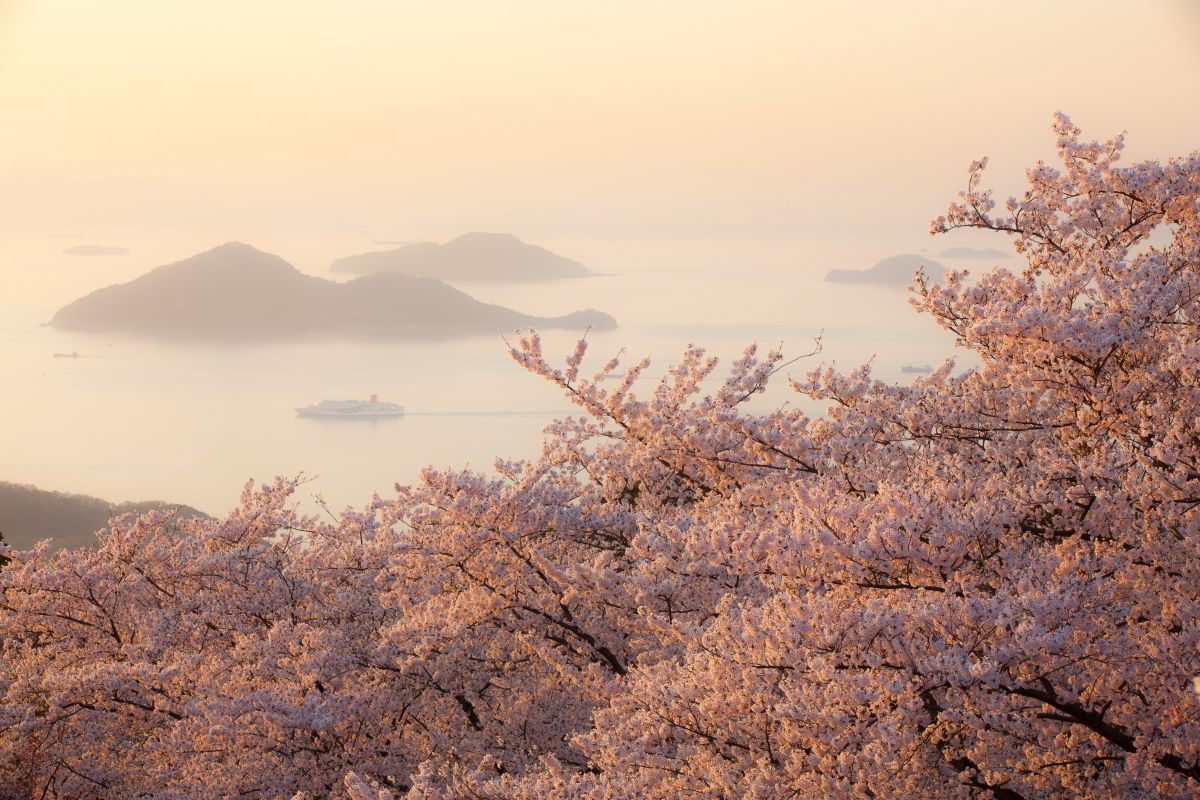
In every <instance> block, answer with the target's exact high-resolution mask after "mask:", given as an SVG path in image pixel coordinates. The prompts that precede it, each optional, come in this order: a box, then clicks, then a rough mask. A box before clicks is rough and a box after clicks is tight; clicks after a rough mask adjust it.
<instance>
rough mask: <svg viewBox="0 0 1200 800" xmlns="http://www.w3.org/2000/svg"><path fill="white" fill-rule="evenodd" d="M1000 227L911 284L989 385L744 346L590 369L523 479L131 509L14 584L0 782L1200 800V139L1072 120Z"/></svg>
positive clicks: (360, 795)
mask: <svg viewBox="0 0 1200 800" xmlns="http://www.w3.org/2000/svg"><path fill="white" fill-rule="evenodd" d="M1054 130H1055V134H1056V136H1057V142H1058V151H1059V155H1060V157H1061V161H1062V167H1061V168H1052V167H1050V166H1048V165H1045V164H1038V165H1036V166H1035V167H1034V168H1032V169H1031V170H1029V171H1028V173H1027V177H1028V182H1029V189H1028V191H1027V192H1026V193H1025V194H1024V195H1023V196H1022V197H1020V198H1013V199H1010V200H1009V201H1008V202H1007V204H1006V206H1005V210H1004V212H1003V213H996V209H995V203H994V201H993V199H992V196H991V194H990V193H989V192H987V191H985V190H983V189H982V188H981V180H982V172H983V169H984V166H985V162H983V161H981V162H977V163H976V164H974V165H972V167H971V170H970V177H969V180H968V186H967V189H966V191H964V192H963V194H962V196H961V198H960V201H959V202H956V203H954V204H953V205H951V207H950V209H949V211H948V212H947V214H946V215H945V216H943V217H939V218H938V219H937V220H935V221H934V223H933V232H934V233H940V232H945V231H948V230H951V229H955V228H977V229H984V230H991V231H997V232H999V233H1001V234H1004V235H1008V236H1010V237H1012V239H1013V242H1014V245H1015V247H1016V249H1017V251H1018V252H1019V253H1021V254H1022V255H1023V256H1025V258H1026V260H1027V267H1026V269H1025V270H1024V271H1023V272H1022V273H1021V274H1014V273H1011V272H1007V271H1005V270H1002V269H995V270H993V271H992V272H990V273H988V274H986V275H984V276H982V277H981V278H980V279H979V280H978V281H976V282H971V281H969V280H968V277H967V276H966V274H965V273H951V274H950V275H949V276H948V277H947V279H946V280H945V282H944V283H943V284H941V285H935V284H931V283H930V282H928V281H926V280H925V279H924V278H923V277H921V276H918V278H917V279H916V281H915V282H914V287H913V298H912V299H913V304H914V305H915V306H916V308H917V309H918V310H919V311H920V312H922V313H925V314H928V315H929V316H931V317H932V318H933V320H934V321H935V322H936V323H937V324H939V325H941V326H942V327H944V328H946V329H948V330H950V331H952V332H953V333H954V334H955V336H956V337H957V340H958V343H959V344H960V345H961V346H962V347H964V348H966V349H968V350H970V351H972V352H974V353H975V354H977V356H978V358H979V360H980V364H981V365H980V366H979V367H978V368H975V369H971V370H966V371H960V370H956V368H955V365H954V363H953V362H950V361H948V362H946V363H944V364H942V365H941V366H940V367H939V368H938V369H937V370H935V371H934V372H933V373H932V374H930V375H929V376H927V377H922V378H919V379H917V380H915V381H913V382H912V383H911V384H908V385H892V384H887V383H884V382H881V381H879V380H876V379H874V378H873V377H872V375H871V370H870V368H869V367H867V366H864V367H859V368H857V369H855V370H852V371H850V372H849V373H842V372H839V371H837V370H836V369H834V368H832V367H818V368H816V369H813V370H812V371H810V372H809V373H808V374H807V375H806V376H804V377H803V378H800V379H796V380H793V381H792V385H793V387H794V388H795V389H796V390H797V391H799V392H801V393H803V394H805V395H807V396H808V397H810V398H813V399H815V400H817V401H821V402H822V403H824V404H826V405H827V406H828V410H827V412H826V413H825V414H824V415H822V416H820V417H818V418H808V417H807V416H805V415H804V414H803V413H801V412H800V411H799V410H798V409H796V408H795V407H792V406H783V407H781V408H777V409H775V410H772V411H769V412H767V413H750V412H748V411H747V410H746V404H747V402H748V401H749V400H750V399H751V398H753V397H754V396H755V395H757V394H758V393H760V392H761V391H762V390H763V388H764V387H765V386H766V385H767V383H768V381H769V380H771V379H772V378H773V377H774V376H775V375H776V374H777V373H778V372H780V371H781V370H782V369H783V368H785V367H786V364H785V362H784V361H783V356H782V355H781V354H780V353H778V352H771V353H767V354H759V353H758V351H757V350H756V349H755V348H753V347H751V348H748V349H747V351H746V352H745V353H744V355H743V356H742V358H740V359H739V360H737V361H736V362H734V363H733V364H732V365H731V367H730V370H729V374H728V377H727V378H726V379H725V380H724V382H723V383H721V384H720V385H719V387H718V388H717V389H716V390H715V391H712V392H706V390H705V388H704V387H705V386H707V385H708V383H707V381H708V380H709V379H710V378H711V377H712V376H713V373H714V370H715V368H716V361H715V360H714V359H712V358H710V357H708V356H707V355H706V354H705V353H704V351H702V350H701V349H699V348H695V347H691V348H689V349H688V350H687V351H686V352H685V353H684V354H683V356H682V358H681V360H680V361H679V363H678V364H677V365H676V366H674V367H673V368H671V369H670V370H669V371H668V373H667V375H666V376H665V377H664V378H663V379H662V380H661V381H659V382H658V383H657V384H656V385H654V386H653V388H652V389H651V391H650V392H649V393H648V394H646V395H645V396H641V395H639V393H638V391H637V390H639V389H640V388H641V386H642V381H641V380H640V378H641V375H642V373H643V372H644V370H645V369H646V367H647V365H648V362H646V361H643V362H641V363H640V364H637V365H635V366H634V367H632V368H630V369H629V370H628V371H627V372H626V373H625V374H624V376H623V377H621V378H618V379H617V380H616V381H613V380H611V379H610V378H609V377H608V376H609V375H611V374H612V373H613V372H614V371H615V370H616V369H618V364H617V362H616V361H615V360H614V361H610V362H609V363H608V364H605V365H603V366H602V367H601V368H600V369H599V370H597V371H596V372H595V374H594V375H592V376H590V377H587V376H585V375H584V373H583V371H582V365H583V362H584V360H585V358H586V342H583V341H581V342H580V344H579V347H578V348H577V349H576V351H575V352H574V353H573V354H571V355H570V356H569V357H568V358H567V360H566V363H565V365H564V366H563V367H561V368H559V367H555V366H554V365H552V364H551V363H550V362H549V361H547V359H546V358H545V356H544V354H543V352H542V347H541V343H540V340H539V339H538V337H537V336H536V334H534V333H532V332H531V333H529V334H527V335H525V336H523V337H521V338H520V339H519V340H518V341H517V343H516V344H515V346H514V347H513V348H512V354H513V356H514V358H516V359H517V361H519V362H520V363H521V364H522V365H523V366H525V367H526V368H527V369H529V370H530V371H532V372H534V373H535V374H538V375H541V376H543V377H545V378H547V379H549V380H550V381H552V382H553V383H555V384H556V385H557V386H559V387H560V388H561V390H562V391H564V392H565V393H566V394H567V396H568V397H570V398H571V399H572V400H573V401H574V402H575V403H576V404H577V405H578V407H579V408H580V409H581V411H582V412H583V413H582V414H581V415H580V416H579V417H572V418H567V419H563V420H559V421H557V422H555V423H553V424H552V425H551V426H550V427H549V428H548V430H547V437H546V441H545V443H544V445H543V449H542V452H541V454H540V456H539V457H538V458H536V459H533V460H531V461H528V462H507V461H500V462H497V464H496V471H495V475H494V476H485V475H481V474H476V473H472V472H469V471H447V472H439V471H433V470H428V471H426V472H425V473H424V474H423V475H422V480H421V482H420V483H419V484H417V485H415V486H412V487H400V488H399V490H398V493H397V495H396V496H395V497H394V498H390V499H386V500H385V499H381V498H378V497H377V498H373V499H372V500H371V502H370V503H369V504H368V505H367V506H366V507H365V508H363V509H362V510H358V511H349V510H348V511H346V512H344V513H343V514H342V515H340V516H339V517H337V518H332V519H330V520H324V519H317V518H312V517H306V516H302V515H300V514H298V513H297V512H296V511H295V509H294V508H293V507H292V504H291V499H290V497H291V494H292V492H293V491H294V490H295V488H296V484H295V482H294V481H282V480H281V481H277V482H276V483H275V484H273V485H270V486H266V487H262V488H259V489H257V490H256V489H254V488H253V487H247V490H246V492H245V494H244V496H243V499H242V503H241V505H240V506H239V507H238V508H237V509H235V510H234V511H233V512H232V513H231V514H230V515H229V516H228V517H227V518H226V519H225V520H221V521H214V520H176V519H173V518H172V517H170V516H169V515H167V514H164V513H161V512H156V513H153V514H149V515H146V516H143V517H140V518H136V519H135V518H127V519H121V520H115V521H114V522H113V524H112V525H111V527H110V529H109V530H108V531H106V532H104V533H102V534H101V536H100V542H99V545H98V546H97V547H96V548H95V549H93V550H80V551H64V552H59V553H56V554H50V553H49V552H48V551H46V550H44V549H43V550H41V551H34V552H29V553H14V554H12V560H11V562H10V563H9V564H7V565H6V566H5V567H4V568H3V570H2V571H0V642H2V646H3V648H4V649H3V660H2V661H0V769H2V770H3V771H4V772H3V774H5V775H6V776H11V777H10V778H9V779H8V780H7V785H5V786H4V787H3V788H2V789H0V797H5V798H8V797H12V798H24V797H63V798H65V797H137V796H142V797H199V796H206V797H207V796H231V797H256V798H257V797H292V796H295V797H298V798H299V797H309V798H316V797H331V796H332V797H348V798H354V799H355V800H367V799H368V798H369V799H370V800H386V799H387V798H398V797H401V796H407V797H412V798H424V799H425V800H432V799H433V798H459V797H471V798H563V799H564V800H565V799H566V798H675V797H701V798H730V797H752V798H784V797H831V798H842V797H847V798H855V797H860V798H882V797H909V796H912V797H931V798H998V799H999V800H1016V799H1017V798H1058V797H1064V796H1086V797H1094V798H1128V797H1151V796H1153V797H1180V798H1182V797H1194V796H1195V795H1196V794H1197V793H1198V792H1200V713H1198V712H1200V708H1198V704H1200V699H1198V698H1197V696H1196V694H1195V693H1194V692H1193V691H1192V688H1191V680H1192V677H1193V676H1195V675H1197V674H1200V623H1198V622H1197V619H1198V616H1197V613H1196V612H1197V603H1198V602H1200V572H1198V569H1200V568H1198V567H1197V565H1198V564H1200V559H1198V558H1197V555H1200V552H1198V550H1200V528H1198V523H1197V521H1196V512H1195V509H1196V507H1197V505H1200V420H1198V417H1197V414H1196V411H1195V409H1197V408H1200V375H1198V374H1197V373H1198V369H1200V366H1198V365H1200V360H1198V356H1200V337H1198V336H1197V327H1196V325H1197V311H1198V306H1197V303H1198V300H1200V155H1192V156H1190V157H1187V158H1183V159H1176V160H1172V161H1169V162H1168V163H1166V164H1165V165H1163V164H1160V163H1157V162H1146V163H1140V164H1134V165H1131V166H1121V165H1120V164H1119V161H1118V157H1119V155H1120V152H1121V148H1122V140H1121V139H1120V138H1117V139H1114V140H1111V141H1108V142H1104V143H1099V142H1087V141H1084V140H1081V138H1080V134H1079V131H1078V130H1077V129H1076V128H1075V127H1074V126H1073V125H1072V124H1071V123H1070V122H1069V121H1068V120H1067V119H1066V118H1065V117H1062V116H1059V117H1057V118H1056V121H1055V123H1054Z"/></svg>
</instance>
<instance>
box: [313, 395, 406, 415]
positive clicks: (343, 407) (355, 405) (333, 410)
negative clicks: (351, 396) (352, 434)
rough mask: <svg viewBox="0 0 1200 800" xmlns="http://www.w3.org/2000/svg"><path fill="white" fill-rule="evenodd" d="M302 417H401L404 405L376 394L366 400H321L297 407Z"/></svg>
mask: <svg viewBox="0 0 1200 800" xmlns="http://www.w3.org/2000/svg"><path fill="white" fill-rule="evenodd" d="M296 413H297V414H299V415H300V416H302V417H338V418H342V419H345V418H350V417H402V416H404V406H401V405H397V404H396V403H385V402H382V401H380V399H379V397H378V396H376V395H371V397H370V399H368V400H322V401H321V402H319V403H314V404H313V405H311V406H304V407H303V408H297V409H296Z"/></svg>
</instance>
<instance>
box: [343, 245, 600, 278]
mask: <svg viewBox="0 0 1200 800" xmlns="http://www.w3.org/2000/svg"><path fill="white" fill-rule="evenodd" d="M329 270H330V271H331V272H349V273H351V274H354V275H367V274H371V273H374V272H403V273H404V274H405V275H414V276H416V277H421V278H438V279H440V280H462V281H487V282H491V283H521V282H532V281H549V280H558V279H561V278H582V277H586V276H588V275H591V274H593V273H592V272H590V271H589V270H588V269H587V268H586V267H585V266H583V264H580V263H579V262H578V261H573V260H571V259H569V258H564V257H563V256H560V255H557V254H555V253H552V252H550V251H549V250H547V249H546V248H544V247H538V246H537V245H534V244H527V243H526V242H522V241H521V240H520V239H518V238H517V237H516V236H513V235H512V234H511V233H464V234H463V235H462V236H459V237H458V238H456V239H451V240H450V241H448V242H446V243H445V244H437V243H436V242H412V243H410V244H406V245H404V246H403V247H398V248H396V249H394V250H380V251H377V252H373V253H362V254H360V255H356V256H347V257H346V258H341V259H338V260H337V261H335V262H333V264H332V265H331V266H330V267H329Z"/></svg>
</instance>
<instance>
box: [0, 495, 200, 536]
mask: <svg viewBox="0 0 1200 800" xmlns="http://www.w3.org/2000/svg"><path fill="white" fill-rule="evenodd" d="M156 508H168V509H178V512H179V514H180V515H181V516H183V517H203V518H205V519H207V518H208V515H207V514H205V513H204V512H202V511H197V510H196V509H194V508H192V507H191V506H185V505H180V504H177V503H164V502H162V501H159V500H148V501H142V502H124V503H110V502H109V501H107V500H102V499H100V498H99V497H91V496H89V495H83V494H68V493H65V492H50V491H46V490H44V489H38V488H37V487H36V486H27V485H24V484H19V483H9V482H8V481H0V534H3V537H4V542H5V543H6V544H8V545H9V546H11V547H13V548H14V549H16V550H27V549H29V548H31V547H33V545H34V544H35V543H36V542H38V541H40V540H42V539H53V540H54V549H56V550H57V549H60V548H65V547H82V546H86V545H91V544H95V541H96V538H95V534H96V531H98V530H100V529H101V528H104V527H105V526H106V525H107V524H108V520H109V518H110V517H114V516H120V515H122V514H127V513H130V512H133V513H138V514H140V513H144V512H146V511H150V510H151V509H156Z"/></svg>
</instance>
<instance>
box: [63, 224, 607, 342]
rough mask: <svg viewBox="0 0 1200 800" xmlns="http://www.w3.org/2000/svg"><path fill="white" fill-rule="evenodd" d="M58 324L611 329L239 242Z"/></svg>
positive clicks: (166, 269)
mask: <svg viewBox="0 0 1200 800" xmlns="http://www.w3.org/2000/svg"><path fill="white" fill-rule="evenodd" d="M50 324H51V325H53V326H54V327H58V328H68V329H72V330H84V331H115V332H123V333H137V334H149V335H154V336H162V337H174V338H199V339H216V340H230V341H233V340H237V341H242V340H247V339H279V338H288V337H295V336H347V337H361V338H401V339H425V338H448V337H454V336H460V335H467V334H477V333H495V332H501V331H511V330H513V329H515V328H524V327H528V326H531V325H532V326H537V327H543V328H565V329H571V330H581V331H582V330H584V329H585V328H588V327H592V328H595V329H597V330H609V329H612V328H615V327H616V321H615V320H614V319H613V318H612V317H611V316H609V315H608V314H605V313H603V312H600V311H595V310H591V309H588V310H586V311H576V312H574V313H571V314H567V315H564V316H560V317H539V316H532V315H529V314H522V313H520V312H518V311H514V310H512V309H508V308H503V307H501V306H497V305H491V304H487V303H481V302H479V301H478V300H475V299H474V298H472V297H471V296H469V295H467V294H465V293H463V292H461V291H459V290H457V289H455V288H453V287H451V286H449V285H447V284H445V283H443V282H441V281H439V280H435V279H433V278H418V277H412V276H409V275H401V274H398V273H386V274H376V275H366V276H363V277H360V278H356V279H354V280H352V281H349V282H347V283H336V282H334V281H329V280H325V279H323V278H316V277H313V276H311V275H305V274H304V273H302V272H300V271H299V270H297V269H296V268H295V267H293V266H292V265H291V264H289V263H287V262H286V261H284V260H283V259H282V258H280V257H279V256H275V255H271V254H270V253H264V252H262V251H260V250H256V249H255V248H253V247H251V246H250V245H246V244H241V243H239V242H230V243H228V244H224V245H221V246H220V247H216V248H214V249H212V250H209V251H207V252H204V253H200V254H199V255H195V256H192V257H191V258H188V259H185V260H183V261H180V262H178V263H175V264H169V265H167V266H163V267H158V268H157V269H155V270H152V271H151V272H148V273H147V274H145V275H143V276H141V277H139V278H137V279H135V280H132V281H130V282H129V283H124V284H118V285H115V286H109V287H106V288H103V289H99V290H97V291H94V292H92V293H91V294H89V295H86V296H85V297H82V298H80V299H78V300H76V301H74V302H73V303H70V304H69V305H66V306H64V307H63V308H61V309H59V311H58V313H56V314H55V315H54V318H53V320H52V321H51V323H50Z"/></svg>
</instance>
